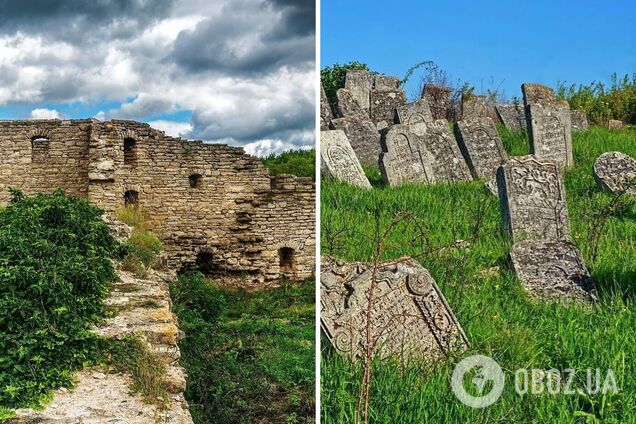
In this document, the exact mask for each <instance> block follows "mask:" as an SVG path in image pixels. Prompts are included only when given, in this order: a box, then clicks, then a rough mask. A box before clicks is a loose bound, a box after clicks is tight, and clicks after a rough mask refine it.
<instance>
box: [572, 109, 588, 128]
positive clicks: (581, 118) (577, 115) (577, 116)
mask: <svg viewBox="0 0 636 424" xmlns="http://www.w3.org/2000/svg"><path fill="white" fill-rule="evenodd" d="M570 121H571V123H572V131H587V130H588V128H589V124H588V123H587V114H586V113H585V111H584V110H582V109H572V110H570Z"/></svg>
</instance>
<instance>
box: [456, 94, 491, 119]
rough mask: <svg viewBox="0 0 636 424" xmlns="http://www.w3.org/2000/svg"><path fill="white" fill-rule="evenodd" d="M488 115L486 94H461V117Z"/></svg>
mask: <svg viewBox="0 0 636 424" xmlns="http://www.w3.org/2000/svg"><path fill="white" fill-rule="evenodd" d="M486 116H488V106H487V105H486V96H477V95H475V94H462V119H468V118H479V117H486Z"/></svg>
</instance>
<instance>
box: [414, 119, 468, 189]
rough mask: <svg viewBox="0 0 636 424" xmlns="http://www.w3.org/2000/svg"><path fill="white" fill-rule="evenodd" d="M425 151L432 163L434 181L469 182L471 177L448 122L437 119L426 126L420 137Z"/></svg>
mask: <svg viewBox="0 0 636 424" xmlns="http://www.w3.org/2000/svg"><path fill="white" fill-rule="evenodd" d="M422 139H423V143H424V146H425V147H426V150H427V151H428V152H430V154H431V156H432V158H433V161H432V163H431V169H432V170H433V174H434V180H435V181H449V182H457V181H470V180H472V177H471V175H470V170H469V169H468V165H466V161H465V160H464V157H463V156H462V154H461V152H460V151H459V146H458V145H457V142H456V141H455V137H453V133H452V132H451V130H450V127H449V126H448V121H446V120H445V119H438V120H437V121H434V122H432V123H430V124H428V126H427V129H426V134H424V136H423V137H422Z"/></svg>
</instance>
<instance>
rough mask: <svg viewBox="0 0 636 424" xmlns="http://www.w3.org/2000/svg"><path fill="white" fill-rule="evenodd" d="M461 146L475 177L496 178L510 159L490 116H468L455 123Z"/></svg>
mask: <svg viewBox="0 0 636 424" xmlns="http://www.w3.org/2000/svg"><path fill="white" fill-rule="evenodd" d="M455 130H456V131H455V133H456V136H457V141H458V142H459V148H460V150H461V152H462V154H463V155H464V158H465V159H466V163H467V164H468V168H469V169H470V171H471V173H472V174H473V176H474V177H475V178H485V179H487V180H491V179H494V178H495V177H496V175H497V169H498V168H499V166H500V165H502V164H504V163H505V162H506V161H507V160H508V154H507V153H506V150H505V149H504V147H503V144H502V142H501V138H500V137H499V133H498V132H497V127H495V123H494V122H493V121H492V119H490V118H488V117H481V118H480V117H477V118H468V119H464V120H462V121H459V122H457V123H456V124H455Z"/></svg>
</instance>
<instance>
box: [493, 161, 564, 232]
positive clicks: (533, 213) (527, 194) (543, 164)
mask: <svg viewBox="0 0 636 424" xmlns="http://www.w3.org/2000/svg"><path fill="white" fill-rule="evenodd" d="M497 186H498V188H499V200H500V202H501V207H502V210H503V214H504V221H505V223H506V225H507V227H508V228H509V230H510V232H511V233H512V238H513V240H514V241H515V242H518V241H521V240H566V239H569V237H570V223H569V220H568V212H567V207H566V203H565V189H564V187H563V182H562V180H561V174H560V171H559V167H558V165H557V164H556V162H554V161H549V160H539V159H538V158H536V157H534V156H522V157H513V158H510V159H509V160H508V161H507V162H506V163H505V164H504V165H503V166H501V167H500V168H499V170H498V171H497Z"/></svg>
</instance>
